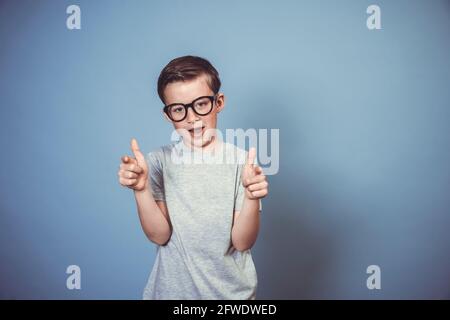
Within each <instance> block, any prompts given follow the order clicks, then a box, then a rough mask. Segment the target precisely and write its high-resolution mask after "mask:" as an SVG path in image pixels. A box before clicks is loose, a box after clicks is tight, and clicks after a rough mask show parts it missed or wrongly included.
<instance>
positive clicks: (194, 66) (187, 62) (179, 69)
mask: <svg viewBox="0 0 450 320" xmlns="http://www.w3.org/2000/svg"><path fill="white" fill-rule="evenodd" d="M201 75H206V81H207V83H208V86H209V88H210V89H211V90H212V91H213V92H214V94H216V93H218V92H219V90H220V84H221V83H220V79H219V73H218V72H217V70H216V69H215V68H214V67H213V65H212V64H211V63H210V62H209V61H208V60H206V59H204V58H201V57H196V56H183V57H178V58H175V59H173V60H172V61H170V62H169V63H168V64H167V65H166V66H165V67H164V69H162V71H161V74H160V75H159V78H158V95H159V98H160V99H161V101H162V102H163V103H165V101H164V89H165V88H166V86H167V85H168V84H169V83H172V82H177V81H187V80H192V79H195V78H197V77H199V76H201Z"/></svg>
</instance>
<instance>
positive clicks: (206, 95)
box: [166, 93, 214, 106]
mask: <svg viewBox="0 0 450 320" xmlns="http://www.w3.org/2000/svg"><path fill="white" fill-rule="evenodd" d="M209 96H214V93H211V94H202V95H199V96H197V97H196V98H194V99H193V100H191V101H189V102H187V103H183V102H172V103H167V104H166V106H170V105H171V104H190V103H192V102H194V101H195V100H196V99H198V98H200V97H209Z"/></svg>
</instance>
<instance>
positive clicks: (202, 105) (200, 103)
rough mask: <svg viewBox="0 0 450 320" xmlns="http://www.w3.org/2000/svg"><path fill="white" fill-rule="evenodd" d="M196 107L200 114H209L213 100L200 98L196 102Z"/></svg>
mask: <svg viewBox="0 0 450 320" xmlns="http://www.w3.org/2000/svg"><path fill="white" fill-rule="evenodd" d="M194 109H195V112H197V113H198V114H200V115H204V114H207V113H209V112H210V111H211V109H212V102H211V99H209V98H200V99H198V100H196V101H195V102H194Z"/></svg>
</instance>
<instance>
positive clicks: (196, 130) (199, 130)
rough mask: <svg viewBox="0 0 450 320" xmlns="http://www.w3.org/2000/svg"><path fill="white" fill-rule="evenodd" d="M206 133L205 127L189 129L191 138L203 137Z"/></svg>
mask: <svg viewBox="0 0 450 320" xmlns="http://www.w3.org/2000/svg"><path fill="white" fill-rule="evenodd" d="M204 131H205V126H202V127H198V128H192V129H189V133H190V134H191V136H194V137H198V136H201V135H203V133H204Z"/></svg>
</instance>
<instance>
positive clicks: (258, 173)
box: [241, 148, 269, 200]
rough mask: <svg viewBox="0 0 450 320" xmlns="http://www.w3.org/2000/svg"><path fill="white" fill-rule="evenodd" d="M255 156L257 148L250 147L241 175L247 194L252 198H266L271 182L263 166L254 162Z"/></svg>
mask: <svg viewBox="0 0 450 320" xmlns="http://www.w3.org/2000/svg"><path fill="white" fill-rule="evenodd" d="M255 158H256V149H255V148H250V150H249V152H248V156H247V160H246V161H245V165H244V168H243V170H242V175H241V180H242V185H243V186H244V188H245V196H246V197H247V198H248V199H251V200H255V199H261V198H264V197H265V196H266V195H267V194H268V193H269V190H268V187H269V183H268V182H267V179H266V176H265V175H264V174H263V171H262V168H261V167H260V166H258V165H255V164H254V163H255Z"/></svg>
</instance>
